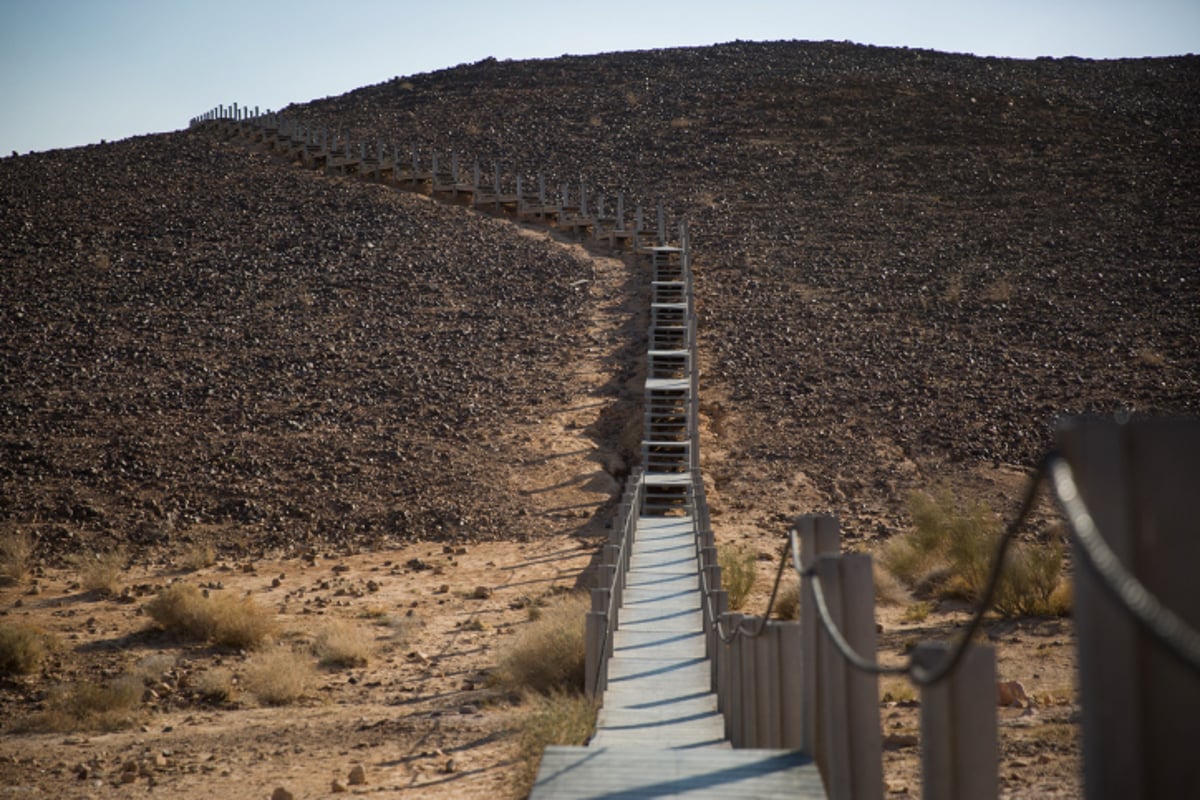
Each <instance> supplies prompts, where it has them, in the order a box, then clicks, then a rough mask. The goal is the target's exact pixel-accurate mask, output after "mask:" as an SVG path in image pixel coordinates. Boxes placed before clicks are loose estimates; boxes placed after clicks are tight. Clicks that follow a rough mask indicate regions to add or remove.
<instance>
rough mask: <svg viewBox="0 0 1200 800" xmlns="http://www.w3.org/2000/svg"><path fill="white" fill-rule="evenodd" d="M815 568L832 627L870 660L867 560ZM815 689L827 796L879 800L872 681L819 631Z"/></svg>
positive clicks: (825, 561) (871, 595)
mask: <svg viewBox="0 0 1200 800" xmlns="http://www.w3.org/2000/svg"><path fill="white" fill-rule="evenodd" d="M815 566H816V570H817V576H818V577H819V578H820V581H821V589H822V593H823V594H824V596H825V602H826V605H827V607H828V609H829V616H830V617H831V618H832V621H833V624H834V625H835V626H836V627H837V628H838V630H840V631H841V632H842V635H843V636H844V637H845V639H846V642H847V643H848V644H849V645H850V647H851V648H852V649H853V650H854V651H855V652H858V653H860V654H863V655H866V656H868V657H870V658H873V657H874V654H875V649H876V640H875V587H874V580H873V578H872V575H871V557H870V556H868V555H864V554H861V553H850V554H847V555H843V556H819V557H818V558H817V561H816V565H815ZM817 685H818V687H819V689H818V690H819V698H818V703H819V705H818V707H817V714H818V717H817V728H816V737H817V747H816V748H815V752H814V759H815V760H816V762H817V765H818V766H819V767H820V768H821V773H822V775H823V776H824V778H825V788H826V790H827V791H828V792H829V797H830V798H831V799H832V800H851V798H853V799H854V800H874V799H875V798H881V797H882V796H883V744H882V736H881V734H880V730H879V692H878V685H877V681H876V678H875V676H873V675H868V674H866V673H863V672H860V671H858V670H856V669H854V667H852V666H851V665H850V663H849V662H847V661H846V659H845V658H844V657H843V656H842V653H841V652H840V651H839V650H838V649H837V648H836V647H835V646H834V644H833V641H832V639H831V638H830V637H829V634H828V632H827V631H826V630H825V628H824V626H822V628H821V631H820V632H819V634H818V636H817ZM963 796H964V797H969V796H971V795H963Z"/></svg>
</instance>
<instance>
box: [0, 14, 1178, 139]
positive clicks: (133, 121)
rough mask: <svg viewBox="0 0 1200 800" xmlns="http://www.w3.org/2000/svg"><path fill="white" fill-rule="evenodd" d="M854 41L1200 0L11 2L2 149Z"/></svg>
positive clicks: (1106, 39) (1147, 39)
mask: <svg viewBox="0 0 1200 800" xmlns="http://www.w3.org/2000/svg"><path fill="white" fill-rule="evenodd" d="M733 39H751V40H777V39H808V40H824V39H833V40H838V41H843V40H848V41H853V42H861V43H866V44H878V45H906V46H909V47H923V48H932V49H936V50H946V51H953V52H968V53H975V54H978V55H997V56H1012V57H1016V58H1034V57H1037V56H1041V55H1050V56H1066V55H1076V56H1082V57H1086V58H1121V57H1137V56H1158V55H1178V54H1182V53H1196V52H1200V0H1127V1H1126V2H1113V1H1112V0H1007V1H1006V0H991V1H990V2H961V1H960V2H952V1H951V0H890V1H885V0H863V1H861V2H853V1H847V2H838V0H826V1H825V2H808V0H791V1H790V2H788V1H786V0H780V1H779V2H767V1H766V0H740V1H739V0H719V1H718V0H689V1H688V2H652V0H640V1H638V2H630V1H629V0H599V1H598V2H587V3H578V2H571V0H554V2H542V0H522V2H513V3H510V2H506V1H505V0H458V1H457V2H456V1H455V0H442V2H428V1H426V2H410V1H409V0H392V1H391V2H386V1H385V0H321V1H315V0H287V1H286V2H281V1H280V0H238V1H237V2H235V1H234V0H0V154H8V153H10V152H11V151H13V150H16V151H18V152H21V153H25V152H28V151H30V150H48V149H52V148H56V147H71V146H76V145H82V144H88V143H93V142H98V141H100V140H101V139H108V140H114V139H121V138H125V137H127V136H133V135H138V134H143V133H153V132H158V131H166V130H174V129H178V128H182V127H185V126H186V125H187V122H188V120H189V119H190V118H191V117H192V116H194V115H196V114H199V113H200V112H202V111H205V110H207V109H209V108H212V107H213V106H215V105H218V104H221V103H225V104H228V103H232V102H235V101H236V102H239V103H242V104H249V105H251V106H254V105H258V106H261V107H263V108H267V107H270V108H279V107H281V106H284V105H286V104H288V103H291V102H303V101H305V100H310V99H313V98H316V97H324V96H327V95H336V94H341V93H343V92H346V91H349V90H351V89H355V88H357V87H359V86H364V85H367V84H371V83H379V82H380V81H384V80H387V79H389V78H391V77H393V76H396V75H412V74H416V73H421V72H428V71H431V70H435V69H441V68H443V67H450V66H454V65H455V64H460V63H466V62H473V61H478V60H479V59H481V58H486V57H488V56H493V57H496V58H499V59H507V58H511V59H521V58H544V57H554V56H558V55H562V54H564V53H571V54H585V53H597V52H606V51H613V50H644V49H649V48H656V47H674V46H680V45H706V44H713V43H717V42H726V41H730V40H733Z"/></svg>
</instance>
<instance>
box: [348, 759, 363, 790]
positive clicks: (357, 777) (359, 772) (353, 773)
mask: <svg viewBox="0 0 1200 800" xmlns="http://www.w3.org/2000/svg"><path fill="white" fill-rule="evenodd" d="M347 783H349V784H350V785H351V786H365V785H366V783H367V771H366V770H365V769H364V768H363V765H362V764H355V765H354V766H353V767H351V768H350V775H349V776H347Z"/></svg>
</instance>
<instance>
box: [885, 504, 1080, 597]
mask: <svg viewBox="0 0 1200 800" xmlns="http://www.w3.org/2000/svg"><path fill="white" fill-rule="evenodd" d="M910 511H911V513H912V518H913V527H912V530H910V531H909V532H908V533H906V534H904V535H903V536H900V537H897V538H896V539H893V540H892V541H891V542H889V543H888V545H887V547H885V548H884V550H883V554H882V561H883V564H884V566H885V567H887V569H888V570H889V571H890V572H891V573H892V574H894V575H896V576H897V577H898V578H900V579H901V580H902V581H904V582H905V583H907V584H909V585H910V586H914V587H916V588H917V589H918V590H924V591H927V592H929V593H930V594H933V595H935V596H938V597H957V598H961V599H965V600H969V601H977V600H979V599H980V597H981V596H982V594H983V590H984V589H985V587H986V585H987V580H988V576H989V573H990V570H991V563H992V559H993V558H995V553H996V547H997V545H998V544H999V541H1000V537H1001V535H1002V534H1003V531H1002V530H1001V527H1000V524H999V522H998V521H997V520H996V518H995V517H994V515H993V514H992V512H991V510H990V509H989V508H988V507H987V505H986V504H984V503H978V502H976V503H972V504H970V505H967V506H965V507H963V506H961V505H960V504H958V503H956V502H955V500H954V498H953V497H952V496H951V495H950V494H949V493H947V492H941V493H939V494H937V495H928V494H919V493H918V494H914V495H913V497H912V499H911V502H910ZM1061 576H1062V548H1061V546H1058V545H1032V544H1014V545H1011V546H1010V547H1009V549H1008V554H1007V558H1006V561H1005V568H1004V572H1003V573H1002V576H1001V580H1000V583H999V585H998V587H997V591H996V595H995V598H994V607H995V610H996V611H997V612H998V613H1000V614H1002V615H1004V616H1020V615H1023V614H1052V613H1065V610H1066V609H1065V607H1064V606H1063V605H1062V603H1061V602H1057V603H1051V602H1050V598H1051V597H1052V596H1055V597H1058V598H1061V595H1062V593H1061V591H1060V590H1059V585H1060V583H1061V580H1062V578H1061ZM1056 607H1057V608H1058V610H1055V609H1056Z"/></svg>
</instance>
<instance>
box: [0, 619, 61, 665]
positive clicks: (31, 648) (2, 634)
mask: <svg viewBox="0 0 1200 800" xmlns="http://www.w3.org/2000/svg"><path fill="white" fill-rule="evenodd" d="M50 644H51V642H50V639H49V637H48V634H46V632H45V631H42V630H39V629H38V628H35V627H33V626H32V625H26V624H25V623H22V622H0V675H28V674H30V673H32V672H36V671H37V670H38V668H39V667H40V666H41V665H42V661H44V660H45V658H46V656H47V655H48V654H49V652H50Z"/></svg>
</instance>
